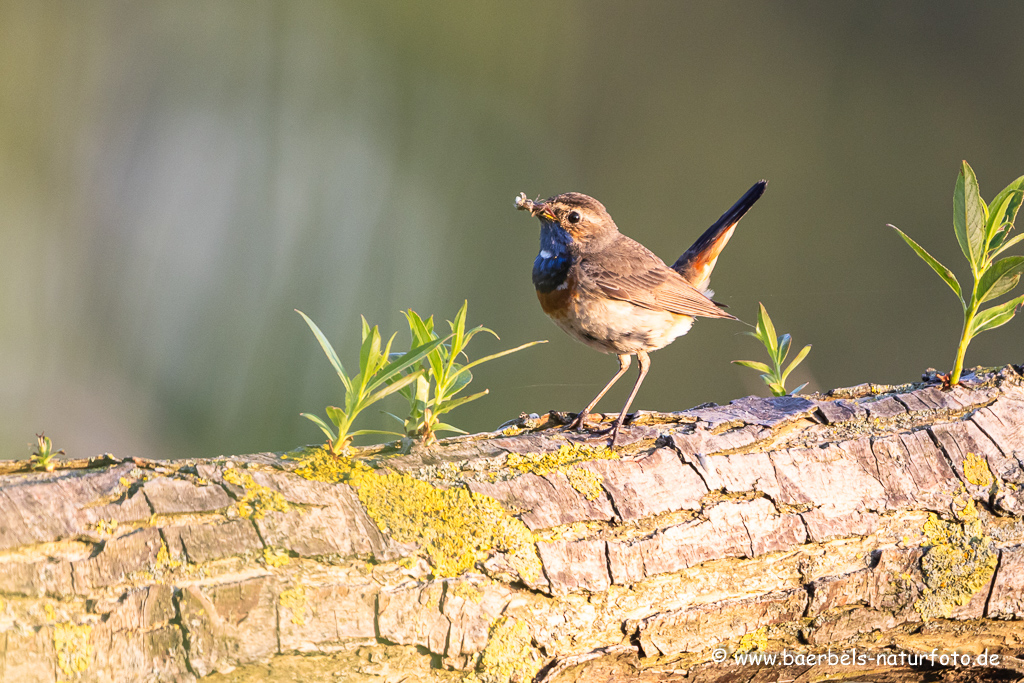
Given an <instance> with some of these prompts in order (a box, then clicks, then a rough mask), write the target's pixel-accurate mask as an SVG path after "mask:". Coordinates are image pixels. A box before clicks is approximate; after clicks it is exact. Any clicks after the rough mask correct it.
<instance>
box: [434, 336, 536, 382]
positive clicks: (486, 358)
mask: <svg viewBox="0 0 1024 683" xmlns="http://www.w3.org/2000/svg"><path fill="white" fill-rule="evenodd" d="M547 343H548V340H547V339H540V340H538V341H532V342H527V343H525V344H520V345H519V346H517V347H515V348H514V349H507V350H505V351H499V352H498V353H492V354H491V355H489V356H484V357H483V358H477V359H476V360H475V361H473V362H472V363H466V364H465V365H463V366H462V367H461V368H459V371H458V372H456V373H455V374H454V375H453V377H454V376H458V375H461V374H462V373H464V372H467V371H469V369H470V368H475V367H476V366H477V365H480V364H481V363H486V362H487V361H489V360H494V359H495V358H501V357H502V356H507V355H508V354H510V353H515V352H516V351H522V350H523V349H525V348H527V347H529V346H535V345H537V344H547Z"/></svg>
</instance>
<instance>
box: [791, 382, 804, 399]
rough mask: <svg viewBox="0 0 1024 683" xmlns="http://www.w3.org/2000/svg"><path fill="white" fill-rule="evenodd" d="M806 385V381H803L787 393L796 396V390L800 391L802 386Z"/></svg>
mask: <svg viewBox="0 0 1024 683" xmlns="http://www.w3.org/2000/svg"><path fill="white" fill-rule="evenodd" d="M807 385H808V382H804V383H803V384H801V385H800V386H798V387H797V388H796V389H794V390H793V391H791V392H789V395H790V396H796V392H798V391H800V390H801V389H803V388H804V387H806V386H807Z"/></svg>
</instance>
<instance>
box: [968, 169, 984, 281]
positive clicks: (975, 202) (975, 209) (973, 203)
mask: <svg viewBox="0 0 1024 683" xmlns="http://www.w3.org/2000/svg"><path fill="white" fill-rule="evenodd" d="M961 173H963V174H964V214H965V221H966V227H967V247H968V249H969V250H970V256H969V257H968V260H969V261H970V262H971V268H972V270H973V271H974V272H975V273H977V272H979V271H980V270H981V267H982V264H983V262H984V259H985V224H986V215H985V214H986V213H987V212H988V207H986V205H985V203H984V202H983V201H982V200H981V193H980V191H979V190H978V179H977V177H975V175H974V169H972V168H971V166H970V164H968V163H967V162H966V161H965V162H963V168H962V170H961Z"/></svg>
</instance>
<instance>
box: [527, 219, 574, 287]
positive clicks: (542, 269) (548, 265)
mask: <svg viewBox="0 0 1024 683" xmlns="http://www.w3.org/2000/svg"><path fill="white" fill-rule="evenodd" d="M570 244H572V237H570V236H569V233H567V232H566V231H565V230H563V229H562V228H561V227H559V226H558V225H555V224H553V223H542V224H541V227H540V253H539V254H537V258H536V259H535V260H534V261H533V286H534V287H536V288H537V291H538V292H545V293H546V292H551V291H554V290H555V289H557V288H558V287H559V285H561V284H562V283H563V282H565V278H566V276H567V275H568V274H569V268H570V266H572V262H573V258H572V254H570V253H569V245H570Z"/></svg>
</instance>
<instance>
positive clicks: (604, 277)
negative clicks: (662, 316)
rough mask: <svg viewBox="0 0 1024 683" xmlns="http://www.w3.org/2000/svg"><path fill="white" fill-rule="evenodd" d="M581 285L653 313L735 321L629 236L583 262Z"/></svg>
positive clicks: (620, 238) (620, 237) (581, 264)
mask: <svg viewBox="0 0 1024 683" xmlns="http://www.w3.org/2000/svg"><path fill="white" fill-rule="evenodd" d="M579 269H580V275H581V277H580V282H579V286H581V287H584V288H593V289H594V290H596V291H597V292H599V293H601V294H603V295H604V296H607V297H611V298H612V299H618V300H619V301H628V302H629V303H631V304H634V305H636V306H640V307H642V308H647V309H650V310H652V311H670V312H672V313H678V314H680V315H693V316H702V317H705V318H733V319H735V317H734V316H732V315H729V314H728V313H726V312H725V311H723V310H722V309H721V308H719V307H718V306H717V305H716V304H715V302H713V301H711V299H709V298H707V297H706V296H704V295H703V294H701V293H700V292H699V291H697V290H696V289H695V288H694V287H693V285H691V284H690V283H689V282H687V281H686V280H684V279H683V277H682V276H681V275H680V274H679V273H677V272H676V271H674V270H672V269H671V268H669V267H668V266H667V265H665V262H664V261H662V260H661V259H660V258H658V257H657V256H656V255H654V254H653V253H652V252H651V251H650V250H649V249H647V247H645V246H643V245H642V244H640V243H639V242H635V241H633V240H631V239H629V238H628V237H626V236H625V235H620V236H619V237H618V239H616V240H615V242H614V243H613V244H612V245H611V246H610V247H608V248H607V249H604V250H602V251H601V252H600V254H599V255H595V256H593V257H587V256H584V257H582V258H581V259H580V261H579Z"/></svg>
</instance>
